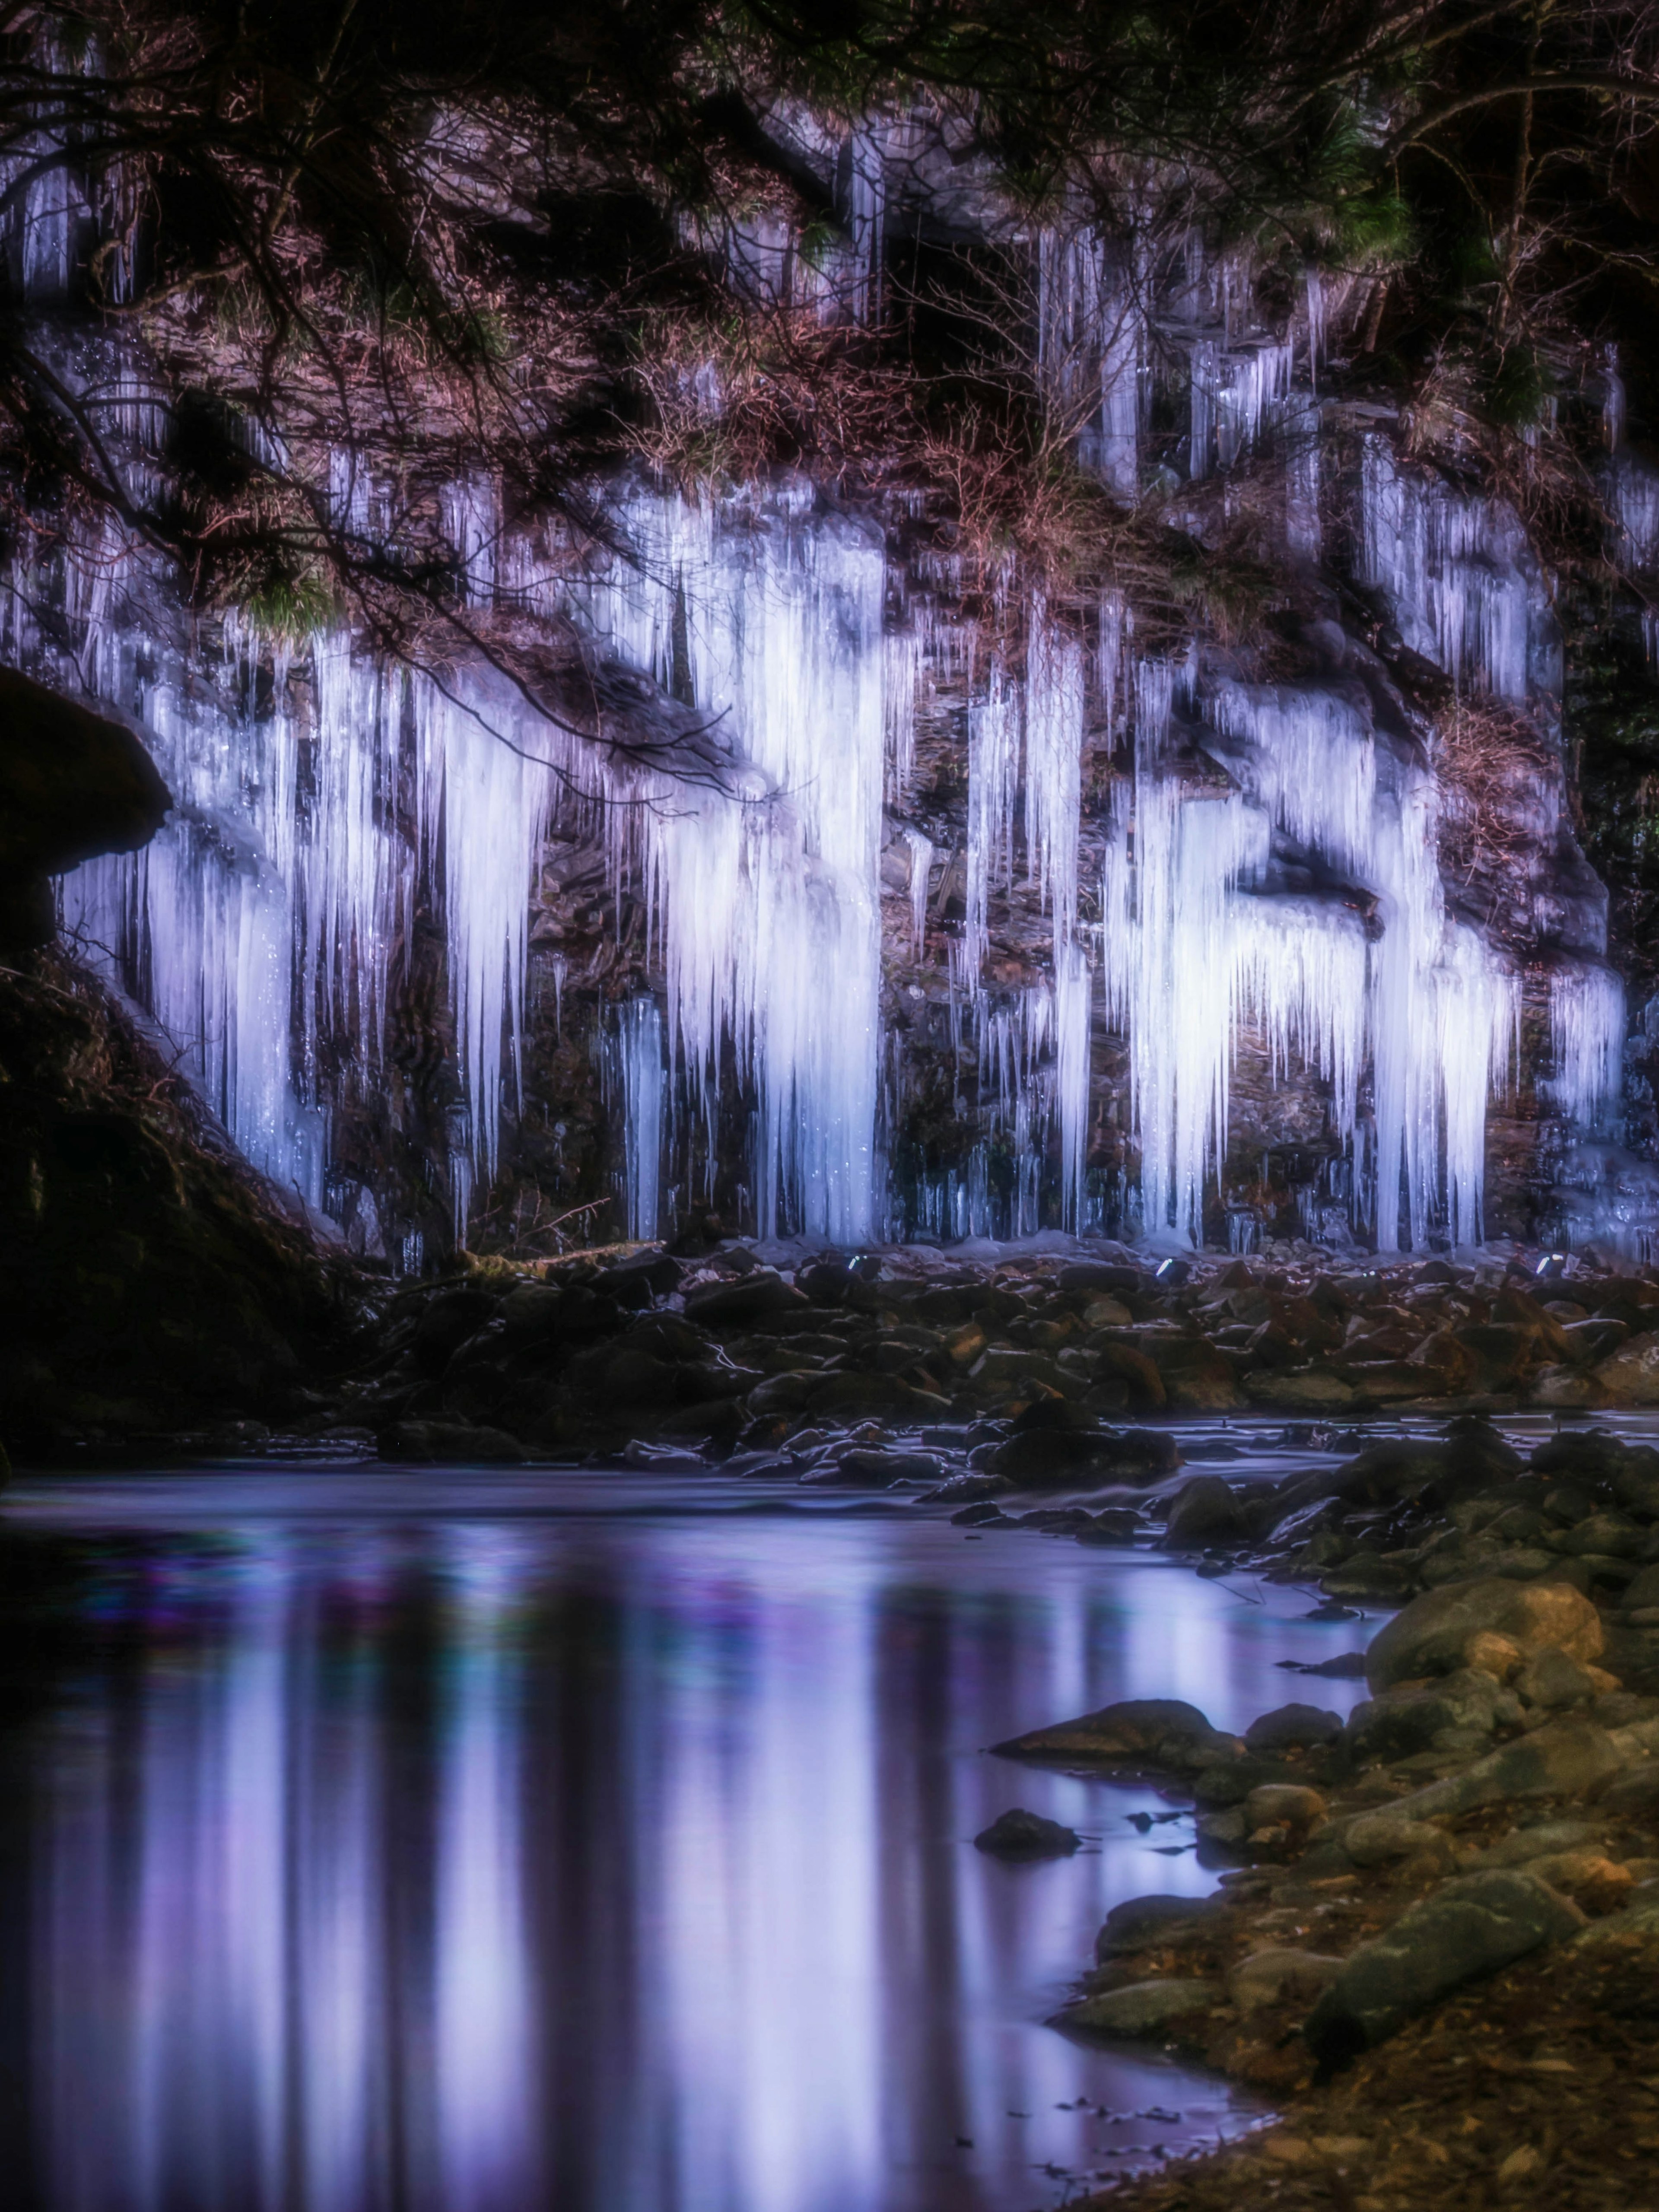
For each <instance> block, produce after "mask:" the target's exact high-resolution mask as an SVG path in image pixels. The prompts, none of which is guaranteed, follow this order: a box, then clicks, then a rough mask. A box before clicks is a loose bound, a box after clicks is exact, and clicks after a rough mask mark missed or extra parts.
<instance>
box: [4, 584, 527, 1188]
mask: <svg viewBox="0 0 1659 2212" xmlns="http://www.w3.org/2000/svg"><path fill="white" fill-rule="evenodd" d="M22 642H23V641H21V639H20V638H19V635H18V633H17V631H16V629H13V632H12V635H11V636H10V638H9V640H8V643H9V646H10V647H11V648H12V650H13V652H14V653H15V654H17V657H19V658H21V659H25V660H27V659H28V658H29V657H30V656H29V654H28V653H27V652H22V651H20V647H21V644H22ZM141 647H145V648H147V649H148V648H151V647H153V641H152V640H150V639H149V638H148V637H147V636H145V635H141V633H140V629H139V627H138V625H137V623H132V622H131V621H128V620H125V619H118V618H116V617H113V616H112V615H109V614H106V613H102V612H100V613H99V614H97V615H96V616H95V617H94V618H93V619H92V620H90V621H89V623H88V628H87V641H86V647H85V655H84V659H85V663H86V665H88V667H89V668H90V671H91V672H92V676H93V684H92V688H93V689H94V692H95V693H96V694H97V695H98V696H102V697H105V698H108V699H112V700H116V701H118V702H122V703H123V704H124V705H125V704H132V703H135V702H136V705H137V712H138V714H140V716H141V717H142V718H143V721H144V723H145V725H146V727H147V731H148V734H149V742H150V746H151V750H152V752H153V754H154V756H155V761H156V764H157V766H158V767H159V768H160V769H161V773H162V775H163V776H164V777H165V779H166V781H167V786H168V788H169V789H170V790H171V792H172V793H173V800H174V805H173V813H172V815H171V816H170V817H169V819H168V822H167V826H166V827H165V828H164V829H163V830H162V831H161V834H160V835H159V836H157V837H156V838H155V839H154V840H153V841H152V842H151V843H150V845H149V847H147V848H145V850H144V851H143V852H142V853H138V854H129V855H117V856H112V857H109V858H106V859H104V860H94V861H92V862H89V863H88V865H87V866H84V867H82V868H80V869H78V870H77V871H76V872H75V873H74V874H73V875H72V876H70V877H69V878H66V879H65V883H64V894H63V903H64V921H65V925H66V927H68V928H69V929H70V931H71V932H72V933H75V934H76V936H78V937H79V938H80V939H81V940H82V942H83V943H84V944H85V945H87V946H88V948H89V949H91V950H92V951H94V954H95V955H97V956H98V957H100V958H102V959H103V961H104V962H105V963H106V965H107V967H108V969H109V971H110V973H111V974H112V976H113V978H114V979H115V980H117V981H120V982H122V983H123V984H124V985H125V987H128V988H129V989H131V992H132V993H133V994H134V996H135V997H136V998H137V999H138V1000H139V1001H140V1003H141V1004H142V1005H143V1006H144V1007H145V1009H146V1010H147V1011H148V1012H149V1013H150V1014H151V1015H152V1016H153V1017H154V1018H155V1020H156V1021H157V1023H158V1024H160V1025H161V1028H162V1030H164V1031H165V1032H166V1033H167V1036H168V1037H169V1038H170V1039H171V1040H172V1041H173V1043H174V1045H175V1046H176V1047H177V1048H178V1050H179V1059H180V1064H181V1065H182V1066H184V1067H185V1070H186V1071H187V1072H188V1073H190V1075H191V1078H192V1079H193V1080H194V1081H195V1082H196V1084H197V1086H198V1087H199V1088H200V1090H201V1091H203V1093H204V1096H205V1097H207V1099H208V1100H209V1102H210V1103H211V1104H212V1106H213V1107H214V1108H215V1109H216V1111H217V1112H218V1113H219V1115H221V1117H222V1120H223V1121H224V1122H225V1125H226V1127H227V1128H228V1130H229V1132H230V1133H231V1135H232V1137H233V1138H234V1139H235V1142H236V1143H237V1145H238V1146H240V1149H241V1150H242V1151H243V1152H245V1153H246V1156H247V1158H249V1159H250V1160H251V1161H252V1163H253V1164H254V1165H255V1166H256V1167H258V1168H259V1169H260V1170H262V1171H263V1172H264V1173H265V1174H266V1175H268V1176H270V1178H271V1180H272V1181H273V1182H276V1183H277V1184H278V1185H280V1186H281V1187H283V1188H284V1189H297V1190H298V1191H299V1192H300V1193H301V1194H302V1195H303V1197H304V1198H305V1199H306V1200H307V1202H308V1203H309V1204H311V1205H312V1206H318V1207H321V1206H323V1205H324V1202H325V1176H326V1170H327V1166H328V1158H327V1152H328V1118H329V1115H328V1107H329V1103H330V1100H329V1098H328V1097H327V1096H326V1094H325V1091H324V1089H323V1087H322V1085H321V1084H320V1081H319V1067H320V1065H321V1062H322V1060H323V1058H324V1056H325V1050H324V1048H325V1042H326V1043H327V1045H328V1047H329V1048H330V1050H331V1053H333V1054H339V1055H341V1056H343V1059H344V1060H345V1061H346V1063H347V1068H348V1074H347V1081H348V1082H349V1084H351V1085H355V1086H356V1088H357V1089H358V1090H359V1091H363V1090H366V1089H367V1088H368V1086H369V1085H370V1084H371V1083H372V1081H373V1077H374V1069H375V1067H376V1066H377V1064H378V1061H379V1059H380V1052H381V1048H382V1046H383V1043H384V1040H385V1034H386V1015H387V999H388V995H389V994H390V992H391V991H392V987H393V986H394V983H395V980H396V973H397V968H398V962H399V960H400V959H401V957H403V951H404V947H405V946H406V945H407V942H408V935H409V927H410V917H411V912H412V906H413V901H414V897H415V893H416V885H417V883H418V881H419V879H420V878H421V875H422V871H423V870H429V869H430V868H431V867H432V866H434V865H435V856H436V854H438V853H439V852H440V851H441V854H442V872H441V896H442V904H443V909H444V914H445V917H446V921H447V942H448V969H449V981H450V988H451V994H452V1003H453V1012H454V1017H455V1027H456V1039H457V1048H458V1056H459V1061H460V1066H461V1073H462V1078H463V1082H464V1085H465V1098H466V1101H467V1106H468V1108H469V1109H470V1111H467V1112H464V1114H463V1115H462V1117H461V1125H460V1128H459V1142H458V1143H457V1144H456V1146H454V1147H453V1151H454V1153H455V1158H454V1159H453V1162H452V1171H453V1174H454V1176H455V1178H456V1185H457V1188H456V1206H457V1212H458V1213H459V1215H460V1216H461V1219H462V1224H463V1225H464V1220H465V1195H466V1192H467V1190H468V1189H469V1188H470V1187H471V1173H472V1170H473V1168H474V1167H475V1166H476V1167H477V1170H479V1171H480V1172H481V1173H482V1174H483V1175H484V1176H488V1175H489V1172H490V1171H491V1170H492V1168H493V1166H494V1163H495V1151H496V1140H497V1128H498V1121H499V1114H500V1109H501V1103H502V1095H503V1064H504V1058H505V1054H506V1052H507V1050H509V1049H510V1051H511V1053H512V1054H513V1060H514V1062H515V1065H516V1058H517V1052H518V1045H519V1019H520V1008H521V1006H522V1004H523V996H524V972H525V957H526V929H527V920H528V887H529V884H530V876H531V868H532V862H533V860H534V857H535V854H536V852H537V850H538V845H539V842H540V837H541V831H542V825H543V823H544V818H545V812H546V805H547V778H546V777H545V776H544V775H543V774H542V772H541V771H540V770H538V769H537V768H536V766H535V765H534V764H533V763H532V762H529V761H526V760H525V759H524V758H523V757H521V754H522V752H523V751H526V750H532V748H533V747H534V746H535V745H536V744H538V742H539V741H540V731H539V728H538V727H532V726H526V724H527V723H534V722H536V721H537V720H538V718H534V717H532V716H530V715H529V714H528V713H527V710H526V709H525V708H523V707H522V704H521V702H519V701H518V699H517V697H516V695H514V694H513V693H511V692H510V691H509V690H508V687H507V685H506V684H501V683H499V682H498V681H497V680H496V679H495V678H491V677H489V676H488V675H486V674H477V675H474V676H472V677H470V678H467V679H466V683H465V689H461V690H455V691H454V693H453V696H449V695H447V694H446V693H445V692H444V691H441V690H440V689H439V688H438V687H437V686H436V685H435V684H433V683H432V682H430V681H429V680H428V679H427V678H424V677H422V676H420V675H416V674H405V673H404V671H388V670H386V668H384V667H383V666H381V665H380V664H378V663H376V662H375V661H374V660H372V659H368V658H366V657H363V656H360V655H357V654H355V653H353V651H352V649H351V645H350V641H349V639H347V638H345V637H343V636H337V637H334V638H331V639H329V640H325V641H320V642H319V644H318V645H316V646H315V647H313V651H312V653H311V654H310V656H309V663H308V673H309V676H310V679H311V683H310V691H311V703H310V711H309V713H308V714H301V713H300V712H297V711H295V708H293V707H291V705H290V703H289V698H290V694H289V684H288V683H287V681H286V680H285V679H286V677H287V674H288V669H287V666H286V665H285V663H284V662H283V659H282V657H281V656H279V657H278V659H277V664H276V670H275V671H274V672H275V676H276V682H275V684H274V685H273V687H272V696H273V699H274V702H275V704H274V707H273V709H272V711H270V712H269V713H267V714H256V713H255V711H254V709H253V706H252V697H253V691H254V679H255V674H256V670H255V666H254V664H253V661H252V659H251V658H249V657H248V656H247V655H246V653H244V652H243V650H242V647H241V641H240V640H239V639H238V638H237V636H236V635H235V633H234V629H228V632H227V647H228V651H227V657H226V660H225V662H224V664H223V665H222V666H221V668H220V669H219V670H218V671H213V670H212V668H211V667H210V666H209V667H207V668H205V669H204V668H203V667H202V666H201V665H199V664H197V665H194V666H193V667H192V669H191V670H186V669H185V667H184V666H183V665H174V664H173V663H172V662H170V661H167V660H164V662H163V668H162V673H161V676H160V677H159V678H155V679H153V680H152V679H149V678H145V677H143V675H142V674H141V672H140V666H139V658H138V656H139V652H140V648H141ZM61 674H62V677H63V679H64V680H65V681H66V683H70V684H72V683H73V678H70V675H69V672H68V671H61ZM215 676H216V678H217V680H216V681H215V680H214V678H215ZM501 736H506V737H507V738H509V740H511V743H510V744H502V743H501V742H500V741H499V739H500V737H501ZM302 744H303V750H304V753H305V756H306V768H305V772H304V774H303V775H301V749H302ZM513 745H516V746H517V747H518V748H519V750H513ZM411 828H412V834H411Z"/></svg>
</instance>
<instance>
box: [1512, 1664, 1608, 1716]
mask: <svg viewBox="0 0 1659 2212" xmlns="http://www.w3.org/2000/svg"><path fill="white" fill-rule="evenodd" d="M1511 1686H1512V1688H1513V1689H1514V1692H1515V1694H1516V1697H1518V1698H1519V1699H1520V1700H1521V1702H1522V1705H1529V1706H1533V1707H1535V1708H1538V1709H1540V1710H1541V1711H1546V1712H1565V1711H1567V1710H1568V1708H1569V1707H1571V1706H1573V1705H1589V1703H1590V1701H1591V1699H1594V1698H1597V1697H1599V1696H1600V1695H1601V1692H1602V1691H1603V1690H1607V1689H1610V1688H1612V1687H1613V1677H1612V1676H1611V1675H1610V1674H1603V1673H1602V1671H1601V1668H1599V1667H1595V1668H1590V1667H1581V1666H1580V1665H1579V1663H1578V1662H1577V1660H1576V1659H1569V1658H1568V1656H1567V1655H1566V1653H1565V1651H1540V1652H1537V1653H1535V1654H1534V1656H1533V1657H1532V1658H1530V1659H1529V1660H1528V1662H1527V1663H1526V1665H1525V1666H1524V1667H1522V1668H1521V1669H1520V1671H1519V1672H1518V1673H1517V1674H1516V1676H1515V1679H1514V1681H1513V1683H1512V1685H1511Z"/></svg>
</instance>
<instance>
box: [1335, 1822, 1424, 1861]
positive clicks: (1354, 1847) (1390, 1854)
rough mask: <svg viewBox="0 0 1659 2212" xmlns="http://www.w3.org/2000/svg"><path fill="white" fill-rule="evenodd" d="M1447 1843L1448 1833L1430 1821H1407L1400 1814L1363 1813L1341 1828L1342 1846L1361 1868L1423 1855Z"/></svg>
mask: <svg viewBox="0 0 1659 2212" xmlns="http://www.w3.org/2000/svg"><path fill="white" fill-rule="evenodd" d="M1445 1843H1446V1838H1445V1836H1444V1835H1443V1833H1442V1832H1441V1831H1440V1830H1439V1829H1438V1828H1437V1827H1433V1826H1431V1825H1430V1823H1429V1822H1428V1821H1426V1820H1406V1819H1403V1818H1402V1817H1401V1815H1400V1814H1398V1813H1362V1814H1360V1815H1359V1816H1358V1819H1357V1820H1350V1821H1349V1822H1348V1823H1347V1825H1346V1827H1345V1828H1344V1829H1343V1831H1342V1848H1343V1850H1345V1851H1346V1854H1347V1856H1348V1857H1349V1858H1351V1859H1352V1862H1353V1863H1354V1864H1355V1865H1356V1866H1358V1867H1376V1866H1387V1865H1389V1864H1390V1863H1392V1862H1393V1861H1394V1860H1395V1859H1408V1858H1417V1857H1421V1856H1422V1855H1423V1854H1424V1853H1425V1852H1431V1851H1437V1850H1440V1849H1442V1848H1443V1846H1444V1845H1445Z"/></svg>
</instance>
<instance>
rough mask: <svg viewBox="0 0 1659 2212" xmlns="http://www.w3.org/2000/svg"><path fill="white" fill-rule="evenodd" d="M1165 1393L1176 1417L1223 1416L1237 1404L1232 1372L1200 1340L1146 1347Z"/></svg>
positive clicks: (1213, 1351) (1198, 1338)
mask: <svg viewBox="0 0 1659 2212" xmlns="http://www.w3.org/2000/svg"><path fill="white" fill-rule="evenodd" d="M1147 1349H1148V1351H1149V1352H1152V1358H1153V1364H1155V1365H1156V1367H1157V1369H1158V1376H1159V1378H1160V1379H1161V1381H1162V1383H1163V1384H1164V1392H1165V1394H1166V1395H1167V1397H1168V1399H1169V1402H1170V1405H1171V1406H1172V1407H1174V1408H1175V1409H1176V1412H1177V1413H1226V1412H1228V1411H1229V1410H1230V1409H1231V1407H1234V1406H1236V1405H1237V1403H1238V1386H1237V1383H1236V1382H1235V1380H1234V1377H1233V1370H1232V1368H1231V1365H1230V1364H1229V1363H1228V1362H1227V1361H1226V1360H1225V1358H1223V1357H1222V1355H1221V1353H1220V1352H1218V1351H1217V1350H1216V1349H1215V1347H1214V1346H1213V1345H1210V1344H1206V1342H1205V1341H1204V1340H1203V1338H1202V1337H1177V1338H1176V1339H1175V1340H1174V1341H1173V1342H1171V1343H1169V1344H1161V1345H1158V1346H1151V1345H1149V1346H1147Z"/></svg>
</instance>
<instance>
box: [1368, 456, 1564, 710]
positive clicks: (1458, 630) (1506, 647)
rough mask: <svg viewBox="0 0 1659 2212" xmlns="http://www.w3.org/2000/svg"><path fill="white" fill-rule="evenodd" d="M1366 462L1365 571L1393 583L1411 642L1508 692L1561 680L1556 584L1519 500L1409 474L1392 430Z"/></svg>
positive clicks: (1393, 599) (1378, 581) (1389, 590)
mask: <svg viewBox="0 0 1659 2212" xmlns="http://www.w3.org/2000/svg"><path fill="white" fill-rule="evenodd" d="M1363 470H1364V473H1363V478H1362V483H1361V494H1360V496H1361V514H1362V544H1361V558H1360V570H1359V573H1360V580H1361V581H1362V582H1363V583H1365V584H1369V585H1370V586H1374V587H1375V588H1376V589H1379V590H1381V591H1383V592H1386V594H1387V595H1388V599H1389V605H1390V606H1391V608H1392V609H1393V611H1394V615H1395V621H1396V622H1397V623H1398V624H1399V626H1400V635H1401V638H1402V640H1403V641H1404V642H1405V643H1406V644H1407V646H1408V647H1410V648H1411V650H1412V651H1413V653H1421V654H1422V656H1423V657H1424V659H1426V660H1432V661H1434V662H1435V663H1437V665H1438V666H1440V667H1442V668H1443V669H1444V670H1445V671H1446V673H1447V674H1448V675H1449V676H1450V677H1452V678H1454V679H1455V680H1457V681H1458V682H1460V683H1463V684H1468V687H1469V688H1471V689H1474V690H1484V691H1491V692H1493V693H1495V694H1497V696H1499V697H1500V698H1505V699H1524V698H1526V697H1527V696H1528V692H1529V690H1533V689H1541V690H1548V691H1555V690H1559V687H1560V647H1559V641H1558V640H1557V638H1556V635H1555V629H1554V622H1553V616H1552V615H1551V612H1550V605H1549V594H1548V592H1547V589H1546V588H1545V584H1544V579H1543V576H1542V574H1541V571H1540V569H1539V566H1538V562H1537V560H1536V558H1535V556H1534V554H1533V551H1532V548H1531V547H1530V545H1529V544H1528V542H1527V535H1526V532H1525V531H1524V530H1523V529H1522V526H1521V523H1520V520H1519V518H1518V517H1517V516H1516V514H1515V513H1514V512H1513V510H1512V509H1511V508H1510V507H1506V506H1505V505H1504V502H1503V501H1501V500H1496V499H1486V498H1480V497H1472V496H1469V495H1465V494H1462V493H1459V492H1455V491H1454V490H1453V489H1451V488H1450V486H1449V485H1447V484H1444V483H1440V482H1439V481H1438V480H1437V479H1431V478H1428V477H1419V476H1416V475H1407V473H1405V472H1404V471H1402V470H1401V468H1400V466H1399V465H1398V463H1397V462H1396V460H1395V453H1394V448H1393V447H1392V446H1390V445H1389V442H1388V441H1387V440H1386V439H1384V438H1381V437H1370V438H1368V439H1367V440H1366V441H1365V451H1364V465H1363Z"/></svg>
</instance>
